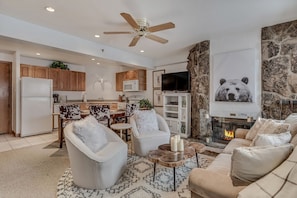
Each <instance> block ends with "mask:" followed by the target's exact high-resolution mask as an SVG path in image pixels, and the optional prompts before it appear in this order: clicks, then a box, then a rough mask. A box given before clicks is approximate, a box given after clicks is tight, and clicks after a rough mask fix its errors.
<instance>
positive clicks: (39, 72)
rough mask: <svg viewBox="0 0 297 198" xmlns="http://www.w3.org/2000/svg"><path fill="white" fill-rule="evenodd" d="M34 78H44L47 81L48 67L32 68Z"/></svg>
mask: <svg viewBox="0 0 297 198" xmlns="http://www.w3.org/2000/svg"><path fill="white" fill-rule="evenodd" d="M33 68H34V78H46V79H48V70H49V68H48V67H39V66H34V67H33Z"/></svg>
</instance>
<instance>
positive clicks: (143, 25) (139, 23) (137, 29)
mask: <svg viewBox="0 0 297 198" xmlns="http://www.w3.org/2000/svg"><path fill="white" fill-rule="evenodd" d="M121 16H122V17H123V18H124V19H125V20H126V21H127V22H128V24H129V25H130V26H131V27H132V28H133V30H134V31H133V32H131V31H130V32H104V34H136V35H135V36H134V37H133V39H132V41H131V42H130V44H129V47H133V46H135V45H136V44H137V42H138V41H139V39H140V38H141V37H143V36H144V37H145V38H148V39H151V40H153V41H157V42H159V43H162V44H165V43H167V42H168V40H167V39H164V38H161V37H159V36H156V35H153V34H151V33H153V32H158V31H162V30H167V29H171V28H175V25H174V23H172V22H168V23H163V24H160V25H156V26H151V27H150V26H149V24H148V22H147V19H146V18H142V19H137V20H134V19H133V17H132V16H131V15H130V14H128V13H124V12H123V13H121Z"/></svg>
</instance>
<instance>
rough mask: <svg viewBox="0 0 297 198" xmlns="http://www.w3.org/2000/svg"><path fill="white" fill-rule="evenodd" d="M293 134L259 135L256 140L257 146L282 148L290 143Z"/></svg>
mask: <svg viewBox="0 0 297 198" xmlns="http://www.w3.org/2000/svg"><path fill="white" fill-rule="evenodd" d="M291 137H292V136H291V133H290V131H287V132H285V133H279V134H258V135H257V136H256V138H255V142H254V143H255V146H269V145H271V146H280V145H284V144H287V143H289V142H290V140H291Z"/></svg>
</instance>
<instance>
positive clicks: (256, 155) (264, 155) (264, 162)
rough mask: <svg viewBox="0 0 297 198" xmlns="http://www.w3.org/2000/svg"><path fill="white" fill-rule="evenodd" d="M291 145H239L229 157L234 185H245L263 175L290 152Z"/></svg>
mask: <svg viewBox="0 0 297 198" xmlns="http://www.w3.org/2000/svg"><path fill="white" fill-rule="evenodd" d="M292 150H293V145H292V144H285V145H282V146H278V147H274V146H255V147H239V148H236V149H234V151H233V154H232V157H231V179H232V182H233V185H234V186H245V185H248V184H250V183H252V182H254V181H256V180H258V179H259V178H261V177H263V176H264V175H266V174H267V173H269V172H270V171H272V170H273V169H274V168H276V167H277V166H278V165H279V164H281V163H282V162H283V161H284V160H285V159H286V158H287V157H288V156H289V154H290V153H291V152H292Z"/></svg>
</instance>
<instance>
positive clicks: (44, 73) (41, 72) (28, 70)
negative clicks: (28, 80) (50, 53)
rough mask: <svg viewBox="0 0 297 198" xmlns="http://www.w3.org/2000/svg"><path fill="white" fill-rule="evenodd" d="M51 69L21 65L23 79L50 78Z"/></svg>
mask: <svg viewBox="0 0 297 198" xmlns="http://www.w3.org/2000/svg"><path fill="white" fill-rule="evenodd" d="M48 74H49V68H48V67H41V66H32V65H26V64H21V77H33V78H48Z"/></svg>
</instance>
